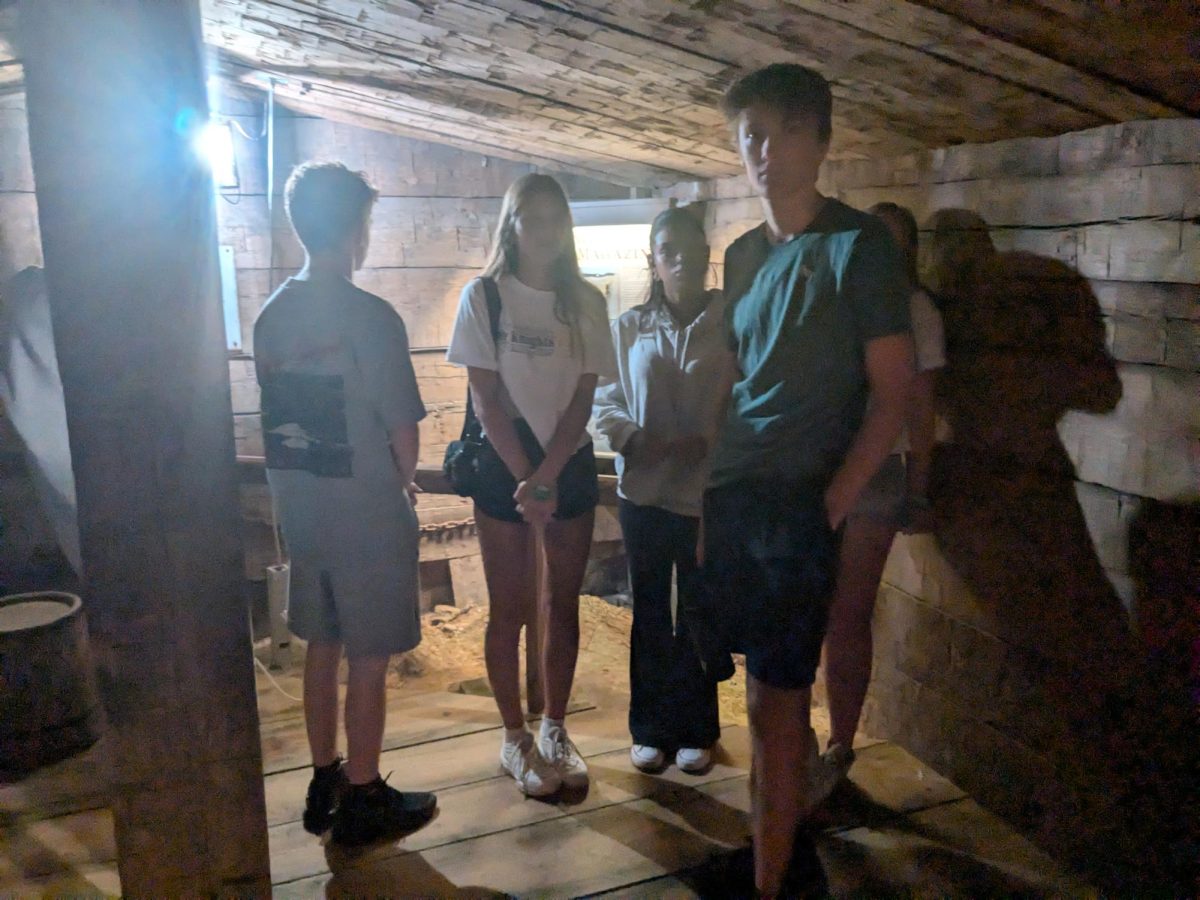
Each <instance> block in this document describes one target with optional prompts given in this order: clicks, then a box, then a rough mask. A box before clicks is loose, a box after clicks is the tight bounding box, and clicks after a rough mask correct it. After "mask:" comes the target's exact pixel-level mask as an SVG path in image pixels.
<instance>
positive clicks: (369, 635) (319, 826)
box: [254, 163, 437, 845]
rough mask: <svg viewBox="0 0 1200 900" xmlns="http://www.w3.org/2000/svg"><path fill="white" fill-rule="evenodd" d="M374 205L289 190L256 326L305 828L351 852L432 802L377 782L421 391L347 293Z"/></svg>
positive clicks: (411, 576)
mask: <svg viewBox="0 0 1200 900" xmlns="http://www.w3.org/2000/svg"><path fill="white" fill-rule="evenodd" d="M375 197H376V192H375V190H374V189H373V188H372V187H371V186H370V185H369V184H367V182H366V180H365V179H364V178H363V176H362V175H360V174H358V173H355V172H351V171H350V170H348V169H347V168H346V167H345V166H342V165H341V164H339V163H325V164H311V163H310V164H306V165H303V166H300V167H299V168H298V169H296V171H295V172H293V173H292V176H291V178H289V179H288V184H287V188H286V200H287V212H288V217H289V219H290V220H291V222H292V227H293V228H294V229H295V232H296V235H297V237H298V238H299V239H300V242H301V244H303V245H304V249H305V253H306V262H305V265H304V268H303V269H302V270H301V271H300V272H299V273H298V274H297V275H296V276H295V277H293V278H290V279H288V280H287V281H286V282H285V283H284V284H283V285H282V286H280V288H279V289H278V290H277V291H276V292H275V293H274V294H273V295H272V296H271V299H270V300H268V301H267V304H266V306H265V307H263V310H262V312H261V313H260V314H259V317H258V321H257V322H255V325H254V351H255V368H256V370H257V374H258V382H259V385H260V387H261V388H262V421H263V439H264V443H265V446H266V455H267V480H268V482H269V483H270V485H271V494H272V496H273V497H274V500H275V505H276V509H277V510H278V514H279V521H280V525H281V527H282V529H283V535H284V537H285V538H286V540H287V544H288V553H289V556H290V559H291V597H290V602H289V607H288V625H289V627H290V628H291V630H292V631H293V632H294V633H295V634H296V635H298V636H299V637H301V638H304V639H305V640H306V641H308V652H307V656H306V659H305V666H304V715H305V726H306V728H307V731H308V740H309V747H310V749H311V751H312V756H313V768H314V773H313V780H312V783H311V784H310V785H309V789H308V797H307V803H306V807H305V810H304V827H305V828H306V829H307V830H308V831H310V832H312V833H314V834H320V833H322V832H324V831H325V830H326V829H327V828H329V826H330V825H332V827H333V838H334V840H336V841H338V842H340V843H343V844H348V845H360V844H365V843H369V842H371V841H375V840H380V839H383V838H386V837H393V836H396V835H398V834H402V833H406V832H410V831H413V830H415V829H416V828H419V827H421V826H422V825H424V824H425V823H426V822H428V821H429V819H430V818H431V817H432V815H433V811H434V808H435V807H436V804H437V801H436V798H435V797H434V796H433V794H429V793H425V792H414V793H404V792H401V791H397V790H395V789H394V788H391V787H389V786H388V785H386V784H385V783H384V782H383V779H382V778H380V777H379V754H380V743H381V735H382V734H383V723H384V716H385V712H386V708H385V704H384V686H385V679H386V674H387V664H388V658H389V657H390V655H391V654H393V653H401V652H404V651H406V650H411V649H412V648H413V647H415V646H416V645H417V643H418V642H419V641H420V639H421V634H420V620H419V618H418V594H419V588H418V583H417V538H418V526H417V517H416V514H415V513H414V512H413V507H412V499H411V495H410V493H409V488H410V485H411V484H412V479H413V475H414V473H415V471H416V465H417V449H418V434H417V422H419V421H420V420H421V419H422V418H424V417H425V407H424V405H423V404H422V403H421V395H420V393H419V391H418V390H417V381H416V377H415V376H414V374H413V368H412V361H411V359H410V358H409V353H408V336H407V334H406V333H405V329H404V322H403V321H402V320H401V318H400V316H399V315H398V314H397V313H396V311H395V310H393V309H392V308H391V307H390V306H389V305H388V304H387V303H386V302H385V301H383V300H381V299H380V298H378V297H376V296H374V295H372V294H368V293H367V292H365V291H361V290H359V289H358V288H356V287H354V285H353V284H351V283H350V275H351V273H352V272H353V271H354V270H355V269H356V268H358V267H359V266H360V265H361V264H362V260H363V257H364V256H365V255H366V250H367V241H368V229H369V225H370V214H371V207H372V206H373V204H374V202H375ZM343 649H344V650H345V653H346V656H347V657H348V659H349V680H348V684H347V690H346V706H347V709H348V710H349V709H353V710H354V713H353V715H352V716H351V715H347V716H346V738H347V744H348V747H349V756H350V758H349V761H348V762H345V763H343V761H342V760H341V758H340V757H339V756H338V755H337V721H338V680H337V672H338V664H339V662H340V661H341V657H342V652H343Z"/></svg>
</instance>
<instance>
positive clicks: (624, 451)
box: [595, 208, 733, 771]
mask: <svg viewBox="0 0 1200 900" xmlns="http://www.w3.org/2000/svg"><path fill="white" fill-rule="evenodd" d="M650 251H651V255H650V261H651V276H652V281H651V290H650V297H649V299H648V300H647V302H646V303H644V304H642V305H641V306H638V307H635V308H634V309H631V310H629V311H628V312H626V313H624V314H623V315H622V316H621V317H620V318H618V319H617V321H615V322H614V323H613V338H614V342H615V343H616V348H617V370H618V375H617V378H616V379H614V380H612V381H611V382H609V383H606V384H604V385H603V386H602V387H601V389H600V390H599V392H598V393H597V397H596V406H595V413H596V424H597V426H598V427H599V429H600V430H601V431H602V432H603V433H604V434H605V435H606V436H607V437H608V439H609V442H610V443H611V444H612V446H613V448H614V449H616V450H617V451H618V452H619V453H620V457H619V458H618V460H617V473H618V475H619V476H620V480H619V484H618V487H617V493H618V495H619V496H620V498H621V509H620V516H621V528H622V531H623V532H624V535H625V549H626V553H627V554H628V557H629V572H630V584H631V588H632V591H633V635H632V640H631V646H630V662H629V681H630V695H631V696H630V706H629V730H630V733H631V734H632V737H633V748H632V750H631V752H630V755H631V758H632V760H633V763H634V765H635V766H637V767H638V768H641V769H646V770H654V769H659V768H662V767H663V766H664V765H665V764H666V762H667V754H668V753H673V754H674V757H675V762H676V764H677V765H678V766H679V767H680V768H681V769H684V770H688V771H699V770H703V769H705V768H707V766H708V765H709V763H710V761H711V752H710V748H711V747H712V745H713V744H714V743H716V740H717V737H718V736H719V734H720V723H719V721H718V714H717V691H716V684H715V683H714V682H713V681H711V680H710V679H708V678H707V677H706V676H705V675H704V673H703V671H702V669H701V667H700V663H699V660H698V659H697V657H696V654H695V652H694V650H693V649H692V646H691V642H690V639H689V638H688V635H687V622H686V621H683V620H680V621H678V623H677V624H675V623H673V622H672V611H671V576H672V572H674V573H675V576H676V577H675V580H676V583H677V586H678V592H679V594H680V595H681V596H683V595H686V593H687V592H688V591H689V590H690V589H691V585H692V582H693V576H694V573H695V570H696V542H697V533H698V528H699V517H700V508H701V498H702V496H703V493H704V488H705V484H706V481H707V479H708V466H707V457H708V454H709V450H710V449H711V446H712V440H713V436H714V434H715V432H716V424H717V423H716V418H717V416H718V415H719V413H720V411H721V410H722V409H723V408H724V403H723V401H724V394H725V393H728V390H729V386H730V383H731V382H730V378H729V375H730V373H731V371H732V366H733V355H732V353H731V352H730V350H729V349H728V344H727V341H726V329H725V321H724V320H725V303H724V301H723V300H722V298H721V295H720V293H719V292H717V291H707V290H705V288H704V281H705V276H706V274H707V271H708V258H709V248H708V244H707V241H706V240H705V235H704V227H703V225H702V224H701V223H700V221H699V219H697V218H696V217H694V216H693V215H692V214H691V213H689V212H687V211H685V210H683V209H677V208H676V209H669V210H666V211H665V212H663V213H662V214H660V215H659V216H658V218H656V219H655V220H654V223H653V225H652V226H651V231H650ZM686 605H687V604H686V603H684V602H680V603H678V604H677V607H678V609H680V610H682V609H684V608H685V606H686Z"/></svg>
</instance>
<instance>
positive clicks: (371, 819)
mask: <svg viewBox="0 0 1200 900" xmlns="http://www.w3.org/2000/svg"><path fill="white" fill-rule="evenodd" d="M436 811H437V797H436V796H434V795H433V794H430V793H427V792H425V791H398V790H396V789H395V788H394V787H390V786H389V785H387V784H386V783H385V782H384V780H383V779H382V778H376V779H375V780H374V781H372V782H371V783H370V784H366V785H362V786H358V785H351V786H350V787H349V788H348V789H347V791H346V793H345V796H344V797H343V798H342V802H341V803H340V804H338V807H337V809H336V810H335V811H334V815H333V839H334V840H335V841H336V842H337V843H339V844H341V845H343V846H345V847H361V846H362V845H363V844H370V843H373V842H375V841H382V840H392V839H395V838H400V837H404V836H406V835H409V834H412V833H413V832H414V831H416V830H418V829H419V828H422V827H423V826H425V825H426V824H428V823H429V821H430V820H431V819H432V818H433V814H434V812H436Z"/></svg>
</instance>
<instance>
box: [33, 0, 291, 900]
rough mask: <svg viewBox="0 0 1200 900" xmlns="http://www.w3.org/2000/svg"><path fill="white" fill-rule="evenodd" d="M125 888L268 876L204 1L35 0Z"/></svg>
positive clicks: (43, 117)
mask: <svg viewBox="0 0 1200 900" xmlns="http://www.w3.org/2000/svg"><path fill="white" fill-rule="evenodd" d="M18 21H19V28H20V33H19V38H20V43H21V48H22V56H23V61H24V66H25V73H26V79H27V84H28V113H29V137H30V149H31V154H32V158H33V169H34V178H35V181H36V189H37V198H38V208H39V214H40V217H41V234H42V244H43V249H44V252H45V258H46V271H47V282H48V286H49V293H50V298H51V307H52V315H53V321H54V331H55V336H56V343H57V349H58V360H59V364H60V367H61V370H62V381H63V388H64V392H65V395H66V407H67V418H68V424H69V428H70V437H71V451H72V456H73V464H74V469H75V481H76V485H77V488H78V498H79V527H80V537H81V544H82V556H83V567H84V592H83V593H84V602H85V612H86V614H87V617H88V621H89V624H90V628H91V633H92V638H93V646H94V647H95V648H96V650H97V651H98V654H97V656H98V666H99V670H100V684H101V687H102V690H103V693H104V700H105V706H106V710H107V713H108V719H109V723H110V731H109V734H108V739H107V745H108V749H109V751H110V755H109V758H110V760H111V769H112V775H113V815H114V821H115V825H116V838H117V862H118V868H119V871H120V876H121V884H122V890H123V893H125V894H126V895H128V896H134V897H166V896H227V895H231V894H238V895H249V896H253V895H266V894H268V893H269V891H270V874H269V861H268V854H267V833H266V814H265V804H264V800H263V781H262V760H261V751H260V748H259V735H258V716H257V709H256V703H255V700H256V698H255V687H254V675H253V661H252V657H251V645H250V635H249V629H248V622H247V616H246V607H245V601H244V598H243V595H242V591H241V581H240V572H241V547H240V541H239V522H238V507H237V494H236V489H235V488H236V486H235V471H234V443H233V430H232V417H231V410H230V396H229V372H228V364H227V361H226V354H225V343H224V336H223V325H222V316H221V306H220V295H219V290H218V283H217V259H216V240H215V236H214V197H213V189H212V182H211V179H210V175H209V172H208V171H207V168H206V166H205V165H204V163H203V161H202V160H201V159H200V158H199V156H198V154H197V152H196V149H195V146H194V140H195V137H196V133H197V129H198V128H199V126H200V125H202V124H203V122H204V120H205V119H206V117H207V102H206V97H205V76H204V64H203V48H202V43H201V31H200V15H199V9H198V2H197V0H154V2H145V0H23V2H22V3H21V4H20V8H19V16H18Z"/></svg>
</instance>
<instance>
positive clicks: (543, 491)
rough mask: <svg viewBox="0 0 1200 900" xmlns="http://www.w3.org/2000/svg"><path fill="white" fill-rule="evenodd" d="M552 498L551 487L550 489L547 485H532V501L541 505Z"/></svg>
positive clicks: (552, 491)
mask: <svg viewBox="0 0 1200 900" xmlns="http://www.w3.org/2000/svg"><path fill="white" fill-rule="evenodd" d="M553 496H554V489H553V488H552V487H550V485H548V484H538V485H534V488H533V499H534V500H537V501H539V502H541V503H545V502H546V501H547V500H549V499H550V498H551V497H553Z"/></svg>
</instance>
